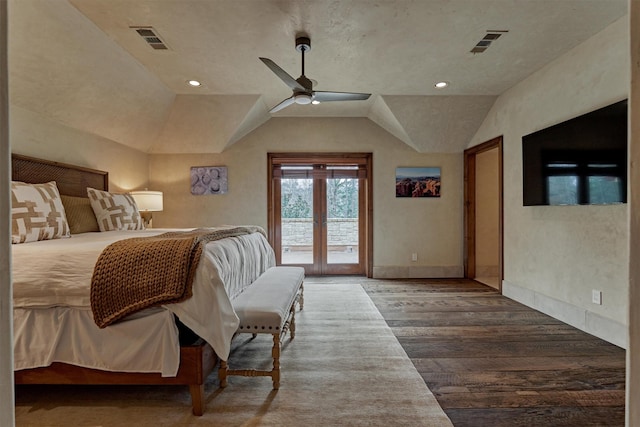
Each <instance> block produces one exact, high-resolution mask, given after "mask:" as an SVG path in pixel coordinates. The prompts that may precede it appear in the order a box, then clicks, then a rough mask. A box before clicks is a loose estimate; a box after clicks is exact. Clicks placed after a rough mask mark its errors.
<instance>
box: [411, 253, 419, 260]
mask: <svg viewBox="0 0 640 427" xmlns="http://www.w3.org/2000/svg"><path fill="white" fill-rule="evenodd" d="M411 261H414V262H415V261H418V254H417V253H415V252H414V253H412V254H411Z"/></svg>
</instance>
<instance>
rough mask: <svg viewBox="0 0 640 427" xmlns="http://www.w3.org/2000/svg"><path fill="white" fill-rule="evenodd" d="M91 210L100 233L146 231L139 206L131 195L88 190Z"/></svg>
mask: <svg viewBox="0 0 640 427" xmlns="http://www.w3.org/2000/svg"><path fill="white" fill-rule="evenodd" d="M87 194H88V195H89V200H90V201H91V208H92V209H93V213H94V214H95V215H96V220H98V226H99V227H100V231H114V230H144V223H143V222H142V218H141V217H140V212H139V211H138V206H137V205H136V202H135V200H133V196H131V195H130V194H116V193H109V192H108V191H101V190H96V189H95V188H87Z"/></svg>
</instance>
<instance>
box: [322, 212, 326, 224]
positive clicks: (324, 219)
mask: <svg viewBox="0 0 640 427" xmlns="http://www.w3.org/2000/svg"><path fill="white" fill-rule="evenodd" d="M322 226H323V227H326V226H327V214H326V213H323V214H322Z"/></svg>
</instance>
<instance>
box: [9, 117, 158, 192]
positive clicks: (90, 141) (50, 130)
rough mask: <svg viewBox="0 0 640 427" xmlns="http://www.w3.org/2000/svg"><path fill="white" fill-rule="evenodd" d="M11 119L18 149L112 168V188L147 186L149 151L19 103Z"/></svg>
mask: <svg viewBox="0 0 640 427" xmlns="http://www.w3.org/2000/svg"><path fill="white" fill-rule="evenodd" d="M9 120H10V122H9V124H10V127H11V149H12V152H14V153H17V154H24V155H27V156H32V157H39V158H43V159H47V160H54V161H58V162H63V163H70V164H72V165H78V166H85V167H89V168H94V169H100V170H104V171H108V172H109V181H110V182H109V188H110V189H111V190H112V191H128V190H133V189H140V188H144V187H146V186H147V179H148V171H149V166H148V156H147V154H146V153H142V152H141V151H138V150H135V149H133V148H129V147H126V146H124V145H122V144H118V143H116V142H113V141H110V140H108V139H104V138H101V137H98V136H95V135H92V134H89V133H86V132H83V131H81V130H77V129H72V128H70V127H67V126H65V125H63V124H61V123H59V122H56V121H53V120H51V119H48V118H46V117H43V116H41V115H39V114H37V113H33V112H31V111H28V110H25V109H23V108H20V107H17V106H15V105H12V106H11V115H10V118H9Z"/></svg>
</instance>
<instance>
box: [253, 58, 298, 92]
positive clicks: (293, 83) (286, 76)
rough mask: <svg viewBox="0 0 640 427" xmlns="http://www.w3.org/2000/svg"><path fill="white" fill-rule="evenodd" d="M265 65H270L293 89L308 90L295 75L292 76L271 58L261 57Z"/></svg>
mask: <svg viewBox="0 0 640 427" xmlns="http://www.w3.org/2000/svg"><path fill="white" fill-rule="evenodd" d="M260 60H261V61H262V62H264V65H266V66H267V67H269V69H270V70H271V71H273V72H274V73H275V75H276V76H278V77H280V80H282V81H283V82H284V84H286V85H287V86H289V87H290V88H291V90H293V91H302V92H304V91H306V89H305V88H304V86H302V85H301V84H300V83H298V82H297V81H296V79H294V78H293V77H291V76H290V75H289V74H288V73H287V72H286V71H285V70H283V69H282V68H280V67H279V66H278V65H277V64H276V63H275V62H273V61H272V60H270V59H269V58H260Z"/></svg>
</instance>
